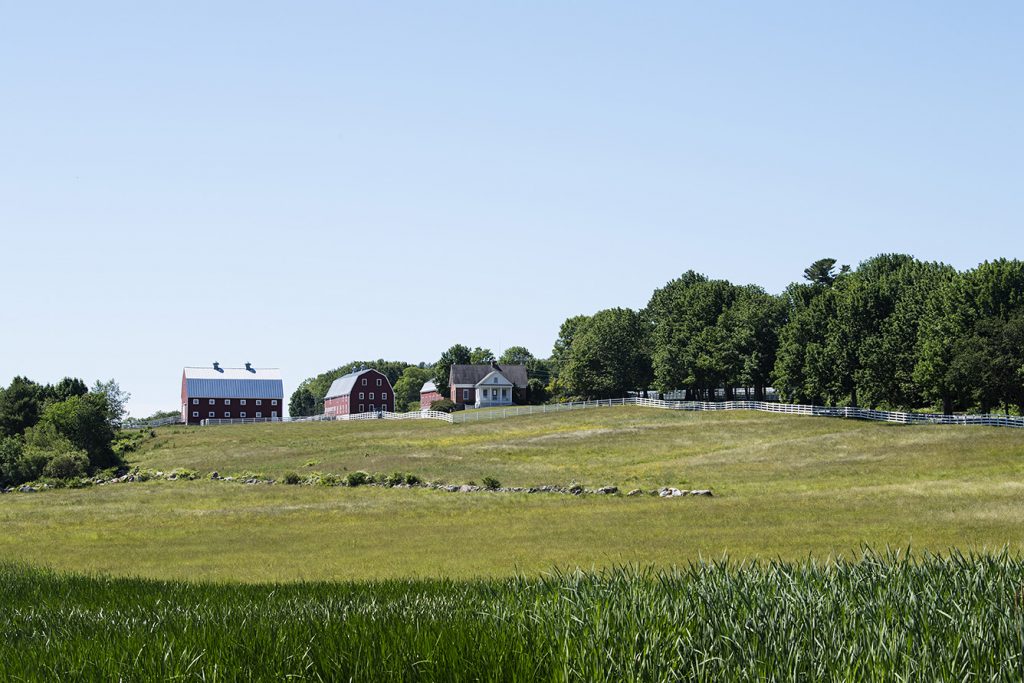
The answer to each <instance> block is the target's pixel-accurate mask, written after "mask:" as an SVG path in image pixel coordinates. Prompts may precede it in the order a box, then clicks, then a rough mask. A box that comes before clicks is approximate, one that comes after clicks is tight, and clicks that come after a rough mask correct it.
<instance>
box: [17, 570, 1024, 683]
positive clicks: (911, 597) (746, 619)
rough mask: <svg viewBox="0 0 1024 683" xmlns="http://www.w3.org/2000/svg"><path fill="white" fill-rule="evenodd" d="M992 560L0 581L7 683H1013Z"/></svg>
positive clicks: (1007, 626)
mask: <svg viewBox="0 0 1024 683" xmlns="http://www.w3.org/2000/svg"><path fill="white" fill-rule="evenodd" d="M1022 577H1024V567H1022V566H1021V562H1020V560H1019V559H1014V558H1011V557H1009V556H1007V555H1005V554H1003V555H999V556H984V557H973V558H964V557H960V556H957V555H954V556H952V557H948V558H936V557H920V556H918V557H917V558H915V559H914V560H912V561H908V560H907V559H906V558H904V557H896V556H893V555H888V556H884V555H883V556H879V555H871V554H868V555H865V556H864V557H861V558H858V559H856V560H855V561H844V562H839V563H836V564H831V563H830V564H825V565H821V564H815V563H812V562H806V561H805V562H801V563H797V564H786V563H778V562H775V563H769V564H757V565H743V566H737V565H722V564H713V565H694V566H689V567H686V568H682V569H680V570H676V571H659V572H653V571H636V570H633V569H628V568H620V569H613V570H608V571H603V572H597V573H570V574H553V575H547V576H539V577H522V578H513V579H500V580H486V581H465V582H451V581H444V580H431V581H409V580H404V581H387V582H366V583H357V584H346V583H307V584H295V583H291V584H284V585H280V584H278V585H257V586H245V585H239V584H232V583H228V584H189V583H181V582H172V583H156V582H149V581H140V580H130V579H109V578H95V577H81V576H64V575H54V574H51V573H48V572H40V571H38V570H26V569H25V568H22V567H18V566H4V565H0V632H2V633H3V634H4V637H3V638H2V639H0V662H2V663H3V678H4V679H5V680H61V681H116V680H196V681H220V680H268V681H269V680H275V681H276V680H318V681H325V680H389V681H391V680H394V681H400V680H401V681H409V680H444V681H536V680H546V681H678V680H695V681H761V680H779V681H783V680H785V681H790V680H792V681H797V680H800V681H831V680H835V681H893V680H904V681H938V680H950V681H953V680H955V681H963V680H986V681H1019V680H1020V677H1021V674H1022V672H1024V661H1022V659H1021V657H1022V640H1021V634H1022V632H1021V628H1022V624H1024V620H1022V610H1021V605H1020V595H1019V592H1020V590H1021V580H1022Z"/></svg>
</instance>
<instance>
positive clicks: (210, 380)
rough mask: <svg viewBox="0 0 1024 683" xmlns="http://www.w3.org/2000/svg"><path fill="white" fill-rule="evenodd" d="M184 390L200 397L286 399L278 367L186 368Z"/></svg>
mask: <svg viewBox="0 0 1024 683" xmlns="http://www.w3.org/2000/svg"><path fill="white" fill-rule="evenodd" d="M185 391H186V393H187V394H188V395H189V396H193V397H200V398H278V399H282V400H283V399H284V382H283V381H282V380H281V371H280V370H278V369H277V368H249V369H246V368H220V369H219V370H216V369H214V368H211V367H205V368H185Z"/></svg>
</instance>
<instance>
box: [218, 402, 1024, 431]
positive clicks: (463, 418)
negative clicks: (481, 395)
mask: <svg viewBox="0 0 1024 683" xmlns="http://www.w3.org/2000/svg"><path fill="white" fill-rule="evenodd" d="M610 406H642V407H645V408H661V409H663V410H711V411H714V410H758V411H761V412H765V413H783V414H785V415H813V416H819V417H847V418H853V419H858V420H876V421H881V422H890V423H893V424H943V425H984V426H988V427H1016V428H1024V417H1017V416H1014V415H1009V416H1007V415H939V414H938V413H902V412H897V411H893V410H871V409H870V408H829V407H826V406H807V405H798V404H793V403H775V402H774V401H717V402H712V403H708V402H703V401H662V400H658V399H653V398H633V397H631V398H612V399H604V400H600V401H577V402H574V403H548V404H544V405H539V406H509V407H507V408H483V409H480V410H463V411H459V412H455V413H442V412H438V411H436V410H423V411H414V412H410V413H388V412H379V413H356V414H354V415H313V416H312V417H272V418H247V419H237V420H215V419H211V420H203V421H202V422H201V423H200V424H202V425H204V426H210V425H232V424H256V423H261V422H335V421H343V420H441V421H443V422H448V423H450V424H465V423H469V422H483V421H487V420H502V419H505V418H509V417H516V416H518V415H542V414H546V413H561V412H565V411H567V410H586V409H588V408H606V407H610Z"/></svg>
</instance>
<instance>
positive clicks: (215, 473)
mask: <svg viewBox="0 0 1024 683" xmlns="http://www.w3.org/2000/svg"><path fill="white" fill-rule="evenodd" d="M210 479H220V474H219V473H217V472H210Z"/></svg>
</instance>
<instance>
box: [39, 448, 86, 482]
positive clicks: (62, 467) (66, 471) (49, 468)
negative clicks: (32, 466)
mask: <svg viewBox="0 0 1024 683" xmlns="http://www.w3.org/2000/svg"><path fill="white" fill-rule="evenodd" d="M88 467H89V456H87V455H86V454H85V453H83V452H82V451H68V452H65V453H58V454H57V455H55V456H53V457H52V458H50V461H49V462H47V463H46V466H45V467H43V476H45V477H52V478H54V479H74V478H76V477H84V476H85V470H86V469H87V468H88Z"/></svg>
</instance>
